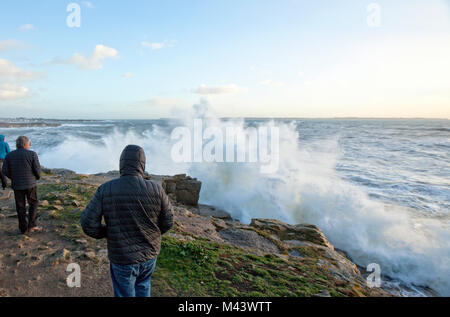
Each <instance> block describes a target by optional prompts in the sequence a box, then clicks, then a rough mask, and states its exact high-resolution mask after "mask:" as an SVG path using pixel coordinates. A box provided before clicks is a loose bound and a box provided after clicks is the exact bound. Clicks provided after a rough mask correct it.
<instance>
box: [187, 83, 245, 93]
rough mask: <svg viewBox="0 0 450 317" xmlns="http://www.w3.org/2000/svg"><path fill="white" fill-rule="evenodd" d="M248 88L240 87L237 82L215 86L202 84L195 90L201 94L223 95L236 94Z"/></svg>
mask: <svg viewBox="0 0 450 317" xmlns="http://www.w3.org/2000/svg"><path fill="white" fill-rule="evenodd" d="M246 90H247V89H246V88H242V87H238V86H237V85H235V84H230V85H224V86H214V87H208V86H206V85H200V86H199V87H198V88H197V89H194V90H193V92H194V93H196V94H199V95H223V94H235V93H239V92H242V91H246Z"/></svg>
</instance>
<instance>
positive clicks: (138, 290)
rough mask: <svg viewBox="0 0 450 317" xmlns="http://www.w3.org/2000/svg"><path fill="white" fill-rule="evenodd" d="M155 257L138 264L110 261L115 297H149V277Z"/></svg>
mask: <svg viewBox="0 0 450 317" xmlns="http://www.w3.org/2000/svg"><path fill="white" fill-rule="evenodd" d="M155 266H156V258H154V259H152V260H150V261H147V262H142V263H139V264H130V265H117V264H114V263H112V262H111V263H110V270H111V279H112V283H113V287H114V296H115V297H150V287H151V281H150V280H151V278H152V274H153V271H154V270H155Z"/></svg>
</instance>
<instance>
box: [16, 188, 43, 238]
mask: <svg viewBox="0 0 450 317" xmlns="http://www.w3.org/2000/svg"><path fill="white" fill-rule="evenodd" d="M14 198H15V200H16V210H17V216H18V218H19V229H20V232H22V233H25V232H27V231H28V230H29V229H31V228H34V227H36V218H37V208H38V204H39V201H38V198H37V188H36V187H33V188H29V189H25V190H15V191H14ZM27 201H28V205H29V207H28V219H27V208H26V202H27Z"/></svg>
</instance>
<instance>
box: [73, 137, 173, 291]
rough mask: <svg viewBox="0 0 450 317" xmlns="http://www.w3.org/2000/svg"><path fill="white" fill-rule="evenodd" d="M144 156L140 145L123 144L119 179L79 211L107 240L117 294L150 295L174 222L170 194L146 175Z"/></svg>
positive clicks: (88, 229)
mask: <svg viewBox="0 0 450 317" xmlns="http://www.w3.org/2000/svg"><path fill="white" fill-rule="evenodd" d="M145 161H146V159H145V153H144V150H143V149H142V148H141V147H139V146H137V145H128V146H127V147H125V149H124V150H123V152H122V155H121V157H120V178H117V179H114V180H112V181H109V182H107V183H105V184H103V185H101V186H100V187H99V188H98V189H97V191H96V193H95V195H94V197H93V198H92V200H91V202H90V203H89V204H88V206H87V207H86V209H85V210H84V211H83V213H82V214H81V226H82V228H83V231H84V232H85V233H86V234H87V235H88V236H90V237H92V238H95V239H102V238H106V239H107V244H108V258H109V260H110V271H111V279H112V282H113V288H114V295H115V296H116V297H150V287H151V276H152V274H153V271H154V269H155V265H156V258H157V256H158V254H159V252H160V248H161V235H162V234H164V233H165V232H167V231H169V230H170V228H171V227H172V225H173V211H172V206H171V204H170V202H169V199H168V197H167V195H166V193H165V192H164V190H163V189H162V187H161V186H160V185H159V184H156V183H154V182H152V181H150V180H145V179H144V171H145ZM102 218H103V219H104V222H105V224H103V223H102Z"/></svg>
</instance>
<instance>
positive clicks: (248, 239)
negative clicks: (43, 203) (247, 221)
mask: <svg viewBox="0 0 450 317" xmlns="http://www.w3.org/2000/svg"><path fill="white" fill-rule="evenodd" d="M219 235H220V237H221V238H222V239H223V240H225V241H227V242H229V243H230V244H232V245H235V246H239V247H246V248H251V249H254V250H257V251H259V253H262V254H268V253H280V250H279V249H278V247H277V245H276V244H274V243H273V242H271V241H270V240H268V239H266V238H264V237H262V236H260V235H259V234H258V233H256V232H255V231H252V230H246V229H239V228H230V229H225V230H222V231H219Z"/></svg>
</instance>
